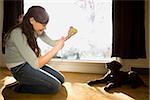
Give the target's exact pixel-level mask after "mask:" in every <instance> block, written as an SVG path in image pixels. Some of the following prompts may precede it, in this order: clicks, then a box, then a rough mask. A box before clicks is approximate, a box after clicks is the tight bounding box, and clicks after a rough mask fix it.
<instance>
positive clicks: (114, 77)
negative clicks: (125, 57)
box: [88, 61, 144, 92]
mask: <svg viewBox="0 0 150 100" xmlns="http://www.w3.org/2000/svg"><path fill="white" fill-rule="evenodd" d="M106 65H107V66H106V68H107V69H108V72H107V73H106V74H105V75H104V76H103V77H102V78H100V79H97V80H92V81H88V85H90V86H91V85H94V84H101V83H106V84H107V85H106V86H105V87H104V90H105V91H107V92H109V91H110V90H111V89H113V88H115V87H120V86H122V85H124V84H128V85H130V86H131V88H137V87H140V86H142V85H144V82H143V80H142V79H141V78H140V77H139V76H138V74H137V73H136V72H135V71H128V72H124V71H120V69H121V68H122V64H120V63H119V62H118V61H111V62H109V63H106Z"/></svg>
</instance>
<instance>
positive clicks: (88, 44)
mask: <svg viewBox="0 0 150 100" xmlns="http://www.w3.org/2000/svg"><path fill="white" fill-rule="evenodd" d="M24 2H25V5H24V7H25V8H24V9H25V12H26V11H27V9H28V8H29V7H30V6H32V5H41V6H43V7H44V8H45V9H46V10H47V12H48V13H49V16H50V21H49V23H48V25H47V29H46V32H47V34H48V36H50V37H51V38H52V39H59V38H60V37H61V36H65V35H67V31H68V29H69V27H70V26H74V27H76V28H77V29H78V33H77V34H76V35H75V36H73V37H72V38H71V39H70V40H68V41H67V42H66V43H65V46H64V48H63V49H62V50H61V51H60V52H59V53H58V54H57V56H59V57H61V58H62V59H79V60H100V59H110V58H111V45H112V0H24ZM38 43H39V45H40V47H41V48H42V53H45V52H47V50H49V49H50V48H51V47H49V46H48V45H46V44H45V43H43V42H42V41H41V40H38Z"/></svg>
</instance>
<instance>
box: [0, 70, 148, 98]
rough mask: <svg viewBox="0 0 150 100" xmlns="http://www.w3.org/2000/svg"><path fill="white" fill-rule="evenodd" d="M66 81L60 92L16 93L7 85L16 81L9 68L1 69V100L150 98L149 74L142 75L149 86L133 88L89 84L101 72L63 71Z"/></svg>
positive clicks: (98, 76)
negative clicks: (107, 89) (109, 87)
mask: <svg viewBox="0 0 150 100" xmlns="http://www.w3.org/2000/svg"><path fill="white" fill-rule="evenodd" d="M62 73H63V74H64V76H65V83H64V84H63V86H62V88H61V90H60V92H58V93H56V94H53V95H49V94H45V95H42V94H30V93H16V92H14V91H13V89H12V88H7V87H6V85H7V84H10V83H12V82H14V81H15V79H14V78H13V76H12V75H11V73H10V72H9V71H8V70H7V69H3V68H2V69H0V92H1V95H0V100H149V76H148V75H145V76H143V75H142V76H141V78H142V79H143V81H144V82H145V83H146V85H147V87H139V88H137V89H131V88H130V87H129V86H122V87H119V88H115V89H113V90H111V92H110V93H108V92H105V91H104V86H105V84H99V85H95V86H89V85H87V81H89V80H93V79H97V78H100V77H102V75H99V74H85V73H68V72H62Z"/></svg>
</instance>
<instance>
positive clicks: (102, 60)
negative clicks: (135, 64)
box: [50, 58, 113, 63]
mask: <svg viewBox="0 0 150 100" xmlns="http://www.w3.org/2000/svg"><path fill="white" fill-rule="evenodd" d="M112 60H113V59H111V58H110V59H100V60H73V59H61V58H53V59H52V60H51V61H50V62H66V63H107V62H110V61H112Z"/></svg>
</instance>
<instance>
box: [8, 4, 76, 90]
mask: <svg viewBox="0 0 150 100" xmlns="http://www.w3.org/2000/svg"><path fill="white" fill-rule="evenodd" d="M48 21H49V16H48V14H47V12H46V11H45V9H44V8H43V7H40V6H32V7H31V8H29V9H28V11H27V13H26V14H25V15H24V17H23V20H22V22H21V23H20V24H18V25H17V26H15V27H14V28H12V29H11V30H10V31H9V32H8V35H7V36H6V43H5V49H6V50H5V60H6V65H7V67H8V68H9V69H10V70H11V72H12V74H13V76H14V78H15V79H16V80H17V81H18V82H19V83H18V84H17V85H16V86H15V88H14V90H15V91H16V92H23V93H56V92H58V91H59V89H60V87H61V84H63V83H64V76H63V75H62V74H61V73H60V72H59V71H57V70H55V69H54V68H52V67H50V66H48V65H45V64H47V63H48V61H50V60H51V59H52V57H53V56H54V55H55V54H56V53H57V52H58V51H59V50H60V49H62V48H63V46H64V42H65V41H66V40H67V39H69V38H70V37H71V36H72V35H74V34H75V33H76V32H77V31H76V30H75V29H73V28H72V27H71V28H70V30H69V31H68V36H66V37H62V38H61V39H59V40H51V39H50V38H49V37H48V36H47V35H46V34H45V32H44V30H45V29H46V25H47V23H48ZM38 37H39V38H41V39H42V40H43V41H44V42H46V43H47V44H49V45H51V46H53V48H52V49H51V50H50V51H49V52H48V53H47V54H45V55H43V56H42V55H40V48H39V47H38V44H37V38H38Z"/></svg>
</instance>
